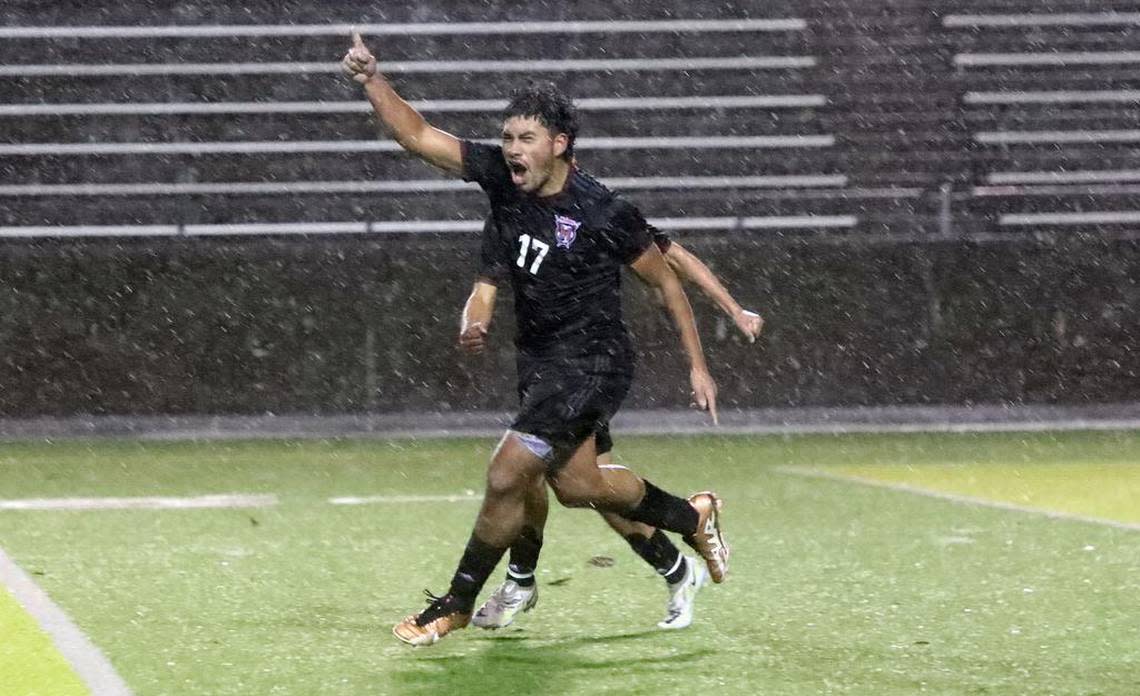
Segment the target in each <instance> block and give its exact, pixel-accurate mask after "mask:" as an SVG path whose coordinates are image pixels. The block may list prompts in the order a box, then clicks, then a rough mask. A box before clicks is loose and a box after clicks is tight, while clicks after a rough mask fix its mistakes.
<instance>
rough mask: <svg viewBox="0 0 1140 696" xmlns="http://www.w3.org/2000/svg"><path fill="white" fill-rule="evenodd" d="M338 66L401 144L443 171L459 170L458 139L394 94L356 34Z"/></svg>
mask: <svg viewBox="0 0 1140 696" xmlns="http://www.w3.org/2000/svg"><path fill="white" fill-rule="evenodd" d="M341 68H342V69H343V70H344V73H345V75H347V76H348V77H350V78H352V80H353V81H354V82H356V83H358V84H360V85H361V86H362V87H363V88H364V93H365V94H366V95H367V96H368V101H370V102H371V103H372V110H373V111H375V112H376V117H377V118H378V119H380V122H381V123H383V124H384V126H385V127H386V128H387V129H388V130H389V131H390V132H391V133H392V137H393V138H395V140H396V142H398V143H400V146H401V147H403V148H404V149H405V150H407V151H408V152H410V153H412V154H413V155H416V156H417V157H419V158H420V159H422V160H424V161H425V162H427V163H428V164H432V165H435V166H436V167H439V168H440V169H443V170H444V171H446V172H449V173H452V174H462V173H463V150H462V148H461V146H460V143H459V139H458V138H456V137H455V136H454V135H451V134H450V133H447V132H444V131H441V130H440V129H438V128H435V127H434V126H432V125H431V124H430V123H428V122H427V120H425V119H424V117H423V116H422V115H420V112H418V111H416V110H415V109H414V108H412V105H411V104H409V103H408V102H406V101H404V99H403V98H402V97H400V95H399V94H396V90H394V89H392V85H391V84H389V82H388V80H387V79H386V78H385V77H384V75H383V74H381V73H380V71H379V70H377V69H376V57H375V56H374V55H372V52H371V51H369V50H368V47H367V46H365V45H364V40H363V39H362V38H361V37H360V34H353V35H352V48H350V49H348V52H347V53H345V54H344V60H342V61H341Z"/></svg>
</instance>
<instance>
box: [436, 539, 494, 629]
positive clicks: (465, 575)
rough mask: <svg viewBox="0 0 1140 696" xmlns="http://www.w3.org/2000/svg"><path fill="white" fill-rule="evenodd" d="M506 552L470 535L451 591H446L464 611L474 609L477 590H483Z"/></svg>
mask: <svg viewBox="0 0 1140 696" xmlns="http://www.w3.org/2000/svg"><path fill="white" fill-rule="evenodd" d="M506 551H507V550H506V549H501V548H499V547H497V546H491V545H490V544H486V543H484V542H482V541H480V540H479V539H476V538H475V535H474V534H472V535H471V539H470V540H468V542H467V548H466V549H465V550H464V551H463V557H462V558H460V559H459V567H458V568H457V569H456V570H455V576H454V577H452V578H451V589H450V590H449V591H448V594H451V595H452V596H454V597H455V598H456V599H458V600H459V602H460V603H461V605H462V606H463V610H464V611H471V609H472V608H474V606H475V598H476V597H477V596H478V594H479V590H481V589H483V585H484V583H486V582H487V578H488V577H490V575H491V572H492V571H494V570H495V566H497V565H498V564H499V559H500V558H502V557H503V554H504V553H506Z"/></svg>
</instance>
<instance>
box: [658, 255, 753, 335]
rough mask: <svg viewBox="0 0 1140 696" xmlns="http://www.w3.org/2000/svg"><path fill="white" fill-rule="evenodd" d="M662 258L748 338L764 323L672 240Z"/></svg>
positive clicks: (701, 263)
mask: <svg viewBox="0 0 1140 696" xmlns="http://www.w3.org/2000/svg"><path fill="white" fill-rule="evenodd" d="M665 260H666V261H667V262H668V263H669V267H670V268H672V269H673V271H674V272H675V273H676V274H677V275H678V276H679V277H680V278H681V279H683V280H687V281H689V282H690V283H693V284H695V285H696V286H697V287H699V288H700V289H701V291H702V292H704V294H705V295H706V296H707V297H708V298H709V299H710V300H712V301H713V302H715V303H716V305H717V306H718V307H720V308H721V310H722V311H723V312H724V313H725V314H727V315H728V316H729V318H730V319H732V321H733V323H735V324H736V326H737V328H739V329H740V331H741V332H742V333H744V334H745V336H747V337H748V338H749V340H752V341H754V340H756V337H757V336H759V335H760V330H761V328H763V326H764V320H763V319H762V318H761V317H760V315H759V314H756V313H755V312H749V311H748V310H746V309H744V308H743V307H741V306H740V303H738V302H737V301H736V299H735V298H734V297H733V296H732V294H731V293H729V291H728V290H727V289H726V288H725V287H724V285H723V284H722V283H721V282H720V279H719V278H717V277H716V274H715V273H713V272H712V270H711V269H710V268H709V267H708V266H706V265H705V263H704V261H701V260H700V259H699V258H697V256H696V255H695V254H693V253H692V252H691V251H689V250H688V249H686V248H684V247H682V246H681V245H680V244H678V243H677V242H675V241H674V242H671V243H670V244H669V248H668V249H667V250H666V251H665Z"/></svg>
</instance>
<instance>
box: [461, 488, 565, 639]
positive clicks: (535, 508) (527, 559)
mask: <svg viewBox="0 0 1140 696" xmlns="http://www.w3.org/2000/svg"><path fill="white" fill-rule="evenodd" d="M549 511H550V501H549V500H548V499H547V489H546V479H545V478H543V477H539V478H537V479H536V480H535V482H534V484H532V485H531V486H530V488H529V489H528V490H527V494H526V499H525V519H524V522H523V527H522V531H521V532H520V533H519V536H518V537H517V538H516V539H515V541H514V543H512V544H511V550H510V559H509V562H508V564H507V577H506V579H505V580H503V583H502V584H501V585H499V586H498V587H497V588H495V591H494V592H492V593H491V596H490V597H488V598H487V601H485V602H483V605H482V606H480V607H479V609H478V611H476V612H475V615H474V616H473V617H471V623H473V624H474V625H476V626H478V627H479V628H489V629H495V628H505V627H507V626H510V625H511V624H512V623H513V622H514V620H515V617H516V616H517V615H518V614H521V613H525V612H528V611H530V610H531V609H533V608H534V606H535V604H537V603H538V584H537V582H536V579H535V575H534V573H535V569H536V568H537V567H538V556H539V553H540V552H541V551H542V533H543V528H544V527H545V526H546V517H547V514H548V513H549Z"/></svg>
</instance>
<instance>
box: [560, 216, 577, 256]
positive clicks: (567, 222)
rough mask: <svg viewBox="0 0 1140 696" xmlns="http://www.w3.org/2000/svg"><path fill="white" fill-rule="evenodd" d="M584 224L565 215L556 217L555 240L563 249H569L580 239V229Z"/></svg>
mask: <svg viewBox="0 0 1140 696" xmlns="http://www.w3.org/2000/svg"><path fill="white" fill-rule="evenodd" d="M581 226H582V223H580V222H578V221H577V220H574V219H572V218H568V217H566V216H564V215H555V216H554V240H555V241H556V242H557V244H558V247H559V248H561V249H569V248H570V245H571V244H573V243H574V240H575V239H577V238H578V228H579V227H581Z"/></svg>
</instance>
